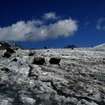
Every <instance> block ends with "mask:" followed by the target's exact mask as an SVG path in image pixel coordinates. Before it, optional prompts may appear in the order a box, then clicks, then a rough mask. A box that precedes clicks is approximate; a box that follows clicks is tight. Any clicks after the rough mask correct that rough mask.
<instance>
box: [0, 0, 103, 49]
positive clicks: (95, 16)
mask: <svg viewBox="0 0 105 105" xmlns="http://www.w3.org/2000/svg"><path fill="white" fill-rule="evenodd" d="M48 13H52V14H53V16H52V17H50V19H48V17H47V16H46V14H48ZM50 15H51V14H50ZM45 16H46V17H47V19H45ZM33 20H34V21H35V22H36V20H38V21H39V20H40V21H41V22H42V23H41V24H40V27H41V30H42V28H43V27H44V26H45V27H44V29H45V30H46V29H47V33H50V32H49V30H51V32H52V28H51V29H50V28H49V27H57V26H58V24H59V22H63V23H64V24H65V22H66V21H65V20H68V23H70V24H67V25H66V26H68V27H70V30H69V29H68V28H67V27H63V29H64V31H62V32H58V31H57V30H55V29H53V33H54V34H55V35H53V36H54V37H51V35H52V34H51V33H50V34H48V35H47V38H44V40H43V37H42V34H41V35H40V33H39V32H36V31H35V30H34V33H31V34H32V35H33V34H37V35H33V36H34V37H33V36H31V37H32V39H34V38H35V40H24V42H23V41H22V40H20V41H21V43H20V41H19V40H16V41H19V44H21V45H22V46H24V47H29V48H32V47H36V48H42V47H43V46H48V47H64V46H66V45H68V44H76V45H77V46H83V47H87V46H95V45H98V44H101V43H105V0H1V1H0V36H1V37H0V38H1V40H4V39H10V40H13V39H16V38H17V39H19V38H20V39H21V36H22V34H24V32H22V31H19V32H18V34H20V35H21V36H19V35H18V36H16V37H15V34H16V35H17V33H14V31H12V30H13V29H14V28H11V27H16V29H18V28H17V26H18V27H20V26H22V25H23V24H25V25H26V26H27V24H28V22H29V21H31V24H33V22H32V21H33ZM69 20H70V21H69ZM20 22H21V23H20ZM71 22H76V23H74V25H76V26H77V27H75V28H73V27H72V26H71ZM18 23H20V24H19V25H17V24H18ZM63 23H62V24H63ZM34 24H35V23H34ZM42 24H43V25H42ZM51 24H52V25H51ZM38 25H39V24H38ZM8 27H9V28H8ZM26 28H27V27H26ZM31 28H33V27H31ZM34 28H36V26H35V27H34ZM57 29H59V27H58V28H57ZM60 29H62V28H60ZM63 29H62V30H63ZM5 30H6V31H5ZM38 30H39V27H38ZM71 30H72V31H71ZM66 31H67V32H66ZM9 32H10V33H9ZM32 32H33V31H32ZM25 33H26V30H25ZM71 33H72V34H71ZM10 34H14V36H12V35H10ZM57 34H59V35H57ZM60 34H62V35H60ZM63 34H64V35H63ZM38 35H39V36H40V37H41V38H40V37H39V36H38ZM44 35H45V34H44ZM4 36H5V37H4ZM49 36H50V37H49ZM56 36H57V37H56ZM65 36H68V37H65ZM7 37H8V38H7ZM11 37H13V38H11ZM14 37H15V38H14ZM36 37H37V38H36ZM39 39H40V40H39Z"/></svg>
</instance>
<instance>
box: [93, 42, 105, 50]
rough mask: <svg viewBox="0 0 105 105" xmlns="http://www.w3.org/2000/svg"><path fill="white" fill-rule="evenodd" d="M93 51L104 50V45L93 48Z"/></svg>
mask: <svg viewBox="0 0 105 105" xmlns="http://www.w3.org/2000/svg"><path fill="white" fill-rule="evenodd" d="M94 49H96V50H105V43H103V44H100V45H98V46H95V47H94Z"/></svg>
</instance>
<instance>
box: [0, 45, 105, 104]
mask: <svg viewBox="0 0 105 105" xmlns="http://www.w3.org/2000/svg"><path fill="white" fill-rule="evenodd" d="M14 51H15V52H14V53H10V52H8V51H7V50H0V105H105V51H104V50H99V47H98V48H97V50H96V48H75V49H73V50H72V49H43V50H42V49H40V50H22V49H15V50H14ZM6 52H7V53H6ZM5 53H6V54H7V55H8V53H9V54H10V56H7V55H6V54H5ZM4 55H5V56H4ZM52 58H54V60H53V62H52V63H51V62H50V60H51V59H52ZM59 61H60V62H59ZM41 62H42V63H41ZM54 63H55V64H54Z"/></svg>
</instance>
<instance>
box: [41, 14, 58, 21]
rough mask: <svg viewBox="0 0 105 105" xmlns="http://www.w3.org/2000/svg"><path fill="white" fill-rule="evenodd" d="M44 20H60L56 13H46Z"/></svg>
mask: <svg viewBox="0 0 105 105" xmlns="http://www.w3.org/2000/svg"><path fill="white" fill-rule="evenodd" d="M43 18H44V19H46V20H50V19H58V16H56V13H55V12H49V13H45V14H44V15H43Z"/></svg>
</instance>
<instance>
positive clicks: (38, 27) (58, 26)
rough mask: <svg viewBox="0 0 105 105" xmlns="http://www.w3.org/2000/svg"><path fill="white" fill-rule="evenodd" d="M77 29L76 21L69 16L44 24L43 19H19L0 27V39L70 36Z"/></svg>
mask: <svg viewBox="0 0 105 105" xmlns="http://www.w3.org/2000/svg"><path fill="white" fill-rule="evenodd" d="M77 30H78V25H77V21H75V20H73V19H71V18H69V19H64V20H58V21H56V22H54V23H49V24H44V21H39V20H32V21H27V22H25V21H19V22H17V23H15V24H12V25H11V26H7V27H1V28H0V40H13V41H24V40H35V41H37V40H44V39H47V38H57V37H59V36H64V37H67V36H71V35H73V34H74V32H76V31H77Z"/></svg>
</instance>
